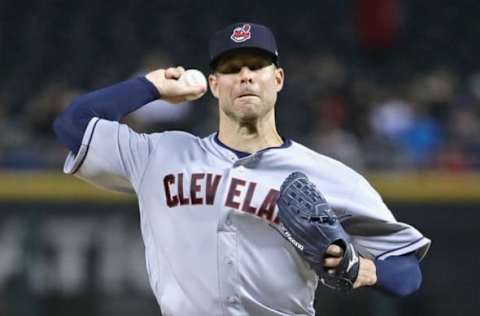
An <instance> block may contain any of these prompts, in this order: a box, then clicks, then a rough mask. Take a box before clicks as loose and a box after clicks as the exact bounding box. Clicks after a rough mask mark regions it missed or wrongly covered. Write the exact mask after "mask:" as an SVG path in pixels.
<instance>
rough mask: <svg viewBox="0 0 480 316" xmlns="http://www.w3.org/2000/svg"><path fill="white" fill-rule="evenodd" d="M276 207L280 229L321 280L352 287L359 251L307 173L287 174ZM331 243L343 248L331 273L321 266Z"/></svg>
mask: <svg viewBox="0 0 480 316" xmlns="http://www.w3.org/2000/svg"><path fill="white" fill-rule="evenodd" d="M278 208H279V219H280V223H281V224H280V232H281V233H282V234H283V236H284V237H285V238H286V239H287V240H288V241H289V242H290V243H291V244H292V245H293V246H294V247H295V249H296V250H297V251H298V253H300V255H301V256H302V257H303V258H304V259H305V260H306V261H307V262H308V263H309V265H310V267H311V268H312V269H313V270H315V272H316V273H317V274H318V276H319V277H320V280H321V282H322V283H323V284H324V285H326V286H328V287H330V288H332V289H335V290H341V291H348V290H350V289H352V286H353V283H354V282H355V280H356V278H357V276H358V269H359V258H358V253H357V251H356V250H355V249H354V248H353V246H352V244H351V243H349V242H348V241H347V234H346V233H345V231H344V230H343V227H342V225H341V224H340V222H339V220H338V218H337V217H336V215H335V214H334V212H333V211H332V209H331V207H330V205H329V204H328V203H327V201H326V200H325V198H324V197H323V196H322V194H321V193H320V192H319V191H318V190H317V188H316V187H315V185H314V184H313V183H312V182H310V181H309V180H308V178H307V176H306V175H304V174H303V173H301V172H294V173H292V174H290V175H289V176H288V177H287V179H286V180H285V181H284V182H283V184H282V186H281V189H280V196H279V199H278ZM331 244H336V245H338V246H340V247H341V248H342V249H343V250H344V256H343V258H342V260H341V262H340V264H339V266H338V267H337V268H335V270H334V273H328V272H327V270H326V269H325V268H324V266H323V263H324V259H325V255H326V250H327V248H328V247H329V246H330V245H331Z"/></svg>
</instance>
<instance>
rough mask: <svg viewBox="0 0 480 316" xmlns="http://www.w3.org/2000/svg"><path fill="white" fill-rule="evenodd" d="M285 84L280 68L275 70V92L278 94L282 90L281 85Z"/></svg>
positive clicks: (283, 73) (283, 74)
mask: <svg viewBox="0 0 480 316" xmlns="http://www.w3.org/2000/svg"><path fill="white" fill-rule="evenodd" d="M284 82H285V72H284V71H283V69H282V68H277V69H275V83H276V86H277V92H280V91H281V90H282V88H283V83H284Z"/></svg>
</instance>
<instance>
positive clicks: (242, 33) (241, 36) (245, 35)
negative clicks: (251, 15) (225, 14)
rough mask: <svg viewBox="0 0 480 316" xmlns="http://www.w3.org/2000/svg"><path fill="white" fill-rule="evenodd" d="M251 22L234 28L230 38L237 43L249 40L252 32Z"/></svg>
mask: <svg viewBox="0 0 480 316" xmlns="http://www.w3.org/2000/svg"><path fill="white" fill-rule="evenodd" d="M250 28H251V26H250V24H244V25H242V26H239V27H236V28H234V29H233V32H232V35H231V36H230V38H231V39H232V41H234V42H235V43H241V42H245V41H246V40H249V39H250V37H251V36H252V34H251V33H250Z"/></svg>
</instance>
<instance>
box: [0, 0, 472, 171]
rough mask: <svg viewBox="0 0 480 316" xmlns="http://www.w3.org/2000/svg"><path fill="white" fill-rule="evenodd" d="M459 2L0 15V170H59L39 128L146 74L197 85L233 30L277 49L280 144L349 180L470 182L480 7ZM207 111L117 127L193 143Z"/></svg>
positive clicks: (34, 5) (149, 112) (75, 7)
mask: <svg viewBox="0 0 480 316" xmlns="http://www.w3.org/2000/svg"><path fill="white" fill-rule="evenodd" d="M462 1H464V2H465V3H463V2H462ZM462 1H461V2H462V3H460V2H459V4H458V5H454V4H452V2H448V1H446V0H439V1H435V2H433V0H431V1H426V2H424V1H422V2H415V1H413V0H408V1H407V0H405V1H400V0H378V1H377V0H357V1H346V2H338V1H324V2H321V4H319V3H318V2H314V1H311V2H309V6H310V10H305V9H304V7H302V6H296V5H293V4H281V5H280V4H278V3H277V2H275V6H276V7H277V10H278V12H280V13H281V12H283V13H282V14H280V13H279V14H280V15H278V16H275V15H274V14H272V12H271V8H270V6H268V5H264V6H258V7H257V8H256V10H253V11H252V10H249V9H250V8H249V6H248V5H246V4H242V3H237V4H235V6H234V7H235V10H234V8H233V7H231V4H229V3H227V2H221V1H219V2H218V3H216V1H213V2H212V6H211V10H205V8H204V7H203V5H202V4H201V3H197V2H195V1H188V0H181V1H178V3H177V4H176V5H173V4H170V3H169V2H168V1H167V2H163V1H160V2H152V1H140V0H139V1H138V2H125V3H123V2H122V3H118V5H117V4H116V5H115V6H114V8H112V6H111V5H110V4H109V3H108V1H107V2H103V1H99V2H95V3H93V2H92V3H88V4H87V3H83V2H67V1H65V2H61V1H58V2H57V1H40V0H33V1H31V2H30V3H29V4H28V5H23V4H21V3H17V4H16V5H13V3H11V2H12V1H10V0H4V1H0V9H2V6H3V7H5V8H6V7H8V10H0V45H3V46H5V45H10V46H6V47H7V49H6V50H3V51H2V53H3V56H4V57H5V58H4V59H2V60H0V69H2V73H3V74H4V75H3V76H0V131H1V132H2V137H1V139H0V168H14V169H22V168H29V169H30V168H33V169H35V168H57V169H58V168H60V167H61V164H62V162H63V160H64V158H65V154H66V150H65V148H64V147H63V146H61V145H60V144H58V143H57V142H56V141H55V139H54V135H53V132H52V128H51V124H52V121H53V119H54V118H55V117H56V116H57V115H58V113H60V112H61V111H62V110H63V109H64V108H65V106H67V105H68V104H69V103H70V102H71V100H72V99H73V98H74V97H75V96H77V95H79V94H81V93H85V92H87V91H90V90H93V89H98V88H101V87H104V86H106V85H109V84H112V83H115V82H118V81H121V80H125V79H128V78H131V77H133V76H137V75H142V74H144V73H145V72H147V71H149V70H153V69H156V68H160V67H166V66H171V65H178V64H180V65H184V66H185V67H187V68H188V67H195V68H200V69H202V70H203V71H205V72H207V71H208V68H207V67H206V64H207V63H206V61H207V60H208V55H207V39H208V37H209V36H210V31H211V30H215V29H217V28H218V27H220V26H224V25H226V24H228V23H231V22H232V21H238V20H241V19H244V17H245V16H247V18H248V19H250V20H253V21H258V22H260V23H265V24H267V25H270V26H271V27H272V28H273V29H274V31H275V33H276V35H277V39H278V41H279V49H280V63H281V66H282V67H284V68H285V70H286V86H285V89H284V91H282V92H281V94H280V98H279V101H278V110H277V118H278V125H279V128H280V133H281V134H282V135H283V136H284V137H287V138H292V139H294V140H296V141H298V142H301V143H304V144H306V145H307V146H310V147H312V148H313V149H315V150H316V151H318V152H321V153H324V154H326V155H329V156H332V157H334V158H336V159H339V160H340V161H342V162H344V163H346V164H347V165H350V166H352V167H354V168H359V169H363V170H381V171H384V170H387V171H397V170H402V171H403V170H447V171H455V172H463V171H470V170H478V169H479V168H480V137H479V136H480V135H479V128H480V127H479V126H480V124H479V115H480V69H479V68H475V67H476V65H477V66H478V62H477V61H476V56H477V55H478V52H479V50H480V49H479V46H478V45H477V44H476V43H477V36H476V35H475V34H477V35H478V22H477V18H476V15H475V14H471V12H478V10H475V8H478V7H480V6H479V5H478V3H477V2H474V1H469V0H462ZM133 3H135V5H133ZM432 3H433V4H435V6H434V8H435V12H434V13H435V14H431V11H432V6H430V5H429V4H432ZM219 12H222V14H220V15H218V16H217V15H215V13H219ZM212 14H213V15H212ZM213 16H215V18H213ZM185 21H188V23H187V22H185ZM2 27H3V28H2ZM475 30H477V33H476V32H475ZM452 42H455V44H452ZM216 111H217V109H216V104H215V100H214V99H213V98H212V96H211V95H209V94H207V96H206V97H204V98H202V99H201V100H199V101H196V102H194V104H190V103H187V104H184V105H182V106H177V107H172V106H170V105H168V104H165V103H164V102H162V101H157V102H153V103H152V104H149V105H147V106H145V107H144V108H142V109H141V110H139V111H137V112H136V113H133V114H132V115H130V116H128V117H127V118H126V122H128V123H129V125H131V126H132V127H133V128H134V129H135V130H137V131H140V132H152V131H161V130H165V129H181V130H186V131H190V132H193V133H195V134H198V135H200V136H206V135H208V134H209V133H211V132H214V131H215V130H216V124H217V119H216Z"/></svg>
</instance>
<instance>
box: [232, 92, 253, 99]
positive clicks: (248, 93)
mask: <svg viewBox="0 0 480 316" xmlns="http://www.w3.org/2000/svg"><path fill="white" fill-rule="evenodd" d="M246 97H258V96H257V95H256V94H255V93H251V92H245V93H242V94H239V95H238V97H237V98H246Z"/></svg>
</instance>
